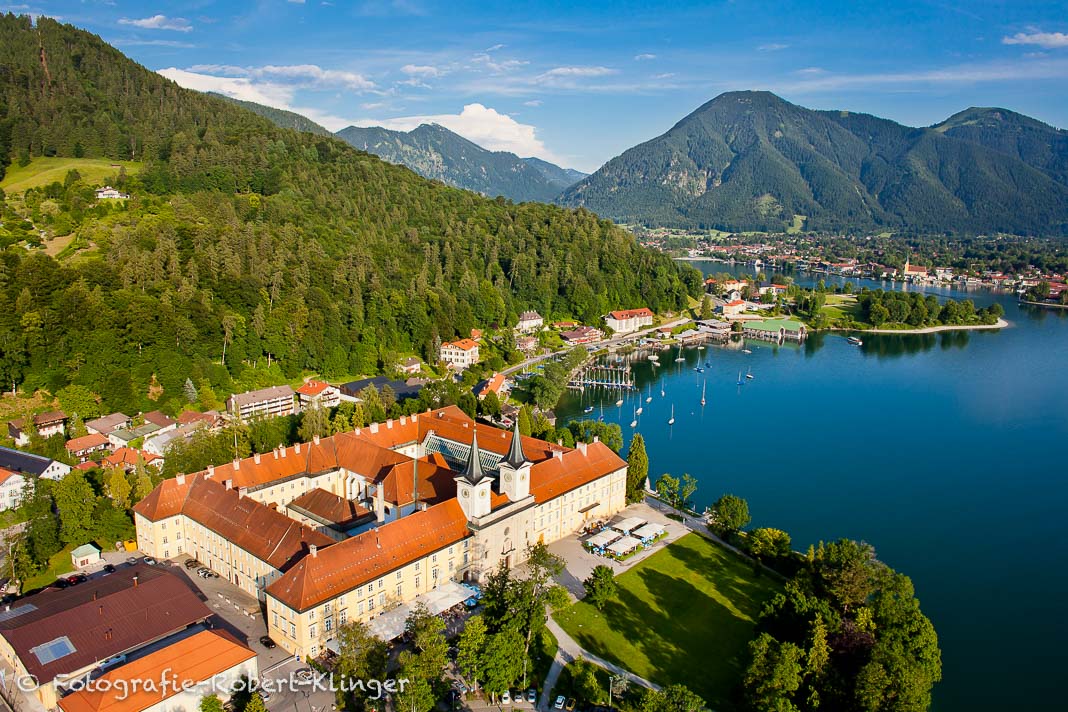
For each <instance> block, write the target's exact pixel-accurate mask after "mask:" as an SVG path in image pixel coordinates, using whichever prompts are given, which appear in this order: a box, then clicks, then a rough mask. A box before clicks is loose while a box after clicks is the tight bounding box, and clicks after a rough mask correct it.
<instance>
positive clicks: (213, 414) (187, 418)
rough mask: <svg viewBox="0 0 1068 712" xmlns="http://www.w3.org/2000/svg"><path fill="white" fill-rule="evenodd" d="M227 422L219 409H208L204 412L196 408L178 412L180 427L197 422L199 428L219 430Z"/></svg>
mask: <svg viewBox="0 0 1068 712" xmlns="http://www.w3.org/2000/svg"><path fill="white" fill-rule="evenodd" d="M225 422H226V420H225V419H224V418H223V416H222V414H221V413H219V411H217V410H206V411H204V412H203V413H199V412H197V411H195V410H184V411H182V412H181V413H179V414H178V427H181V426H183V425H194V424H195V425H196V427H198V428H207V429H208V430H218V429H219V428H221V427H222V426H223V425H224V424H225Z"/></svg>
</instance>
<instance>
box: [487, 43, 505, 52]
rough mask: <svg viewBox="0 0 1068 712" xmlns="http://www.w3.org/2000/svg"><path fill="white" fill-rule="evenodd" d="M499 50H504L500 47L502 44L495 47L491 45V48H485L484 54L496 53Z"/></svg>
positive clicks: (502, 46)
mask: <svg viewBox="0 0 1068 712" xmlns="http://www.w3.org/2000/svg"><path fill="white" fill-rule="evenodd" d="M499 49H504V45H502V44H495V45H493V46H492V47H487V48H486V49H485V51H486V52H496V51H497V50H499Z"/></svg>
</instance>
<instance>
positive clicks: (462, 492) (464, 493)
mask: <svg viewBox="0 0 1068 712" xmlns="http://www.w3.org/2000/svg"><path fill="white" fill-rule="evenodd" d="M470 494H471V493H470V492H469V491H468V490H467V488H466V487H464V488H463V489H462V490H460V496H461V497H467V496H468V495H470Z"/></svg>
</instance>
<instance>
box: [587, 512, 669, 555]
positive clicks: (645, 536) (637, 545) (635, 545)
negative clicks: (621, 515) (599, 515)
mask: <svg viewBox="0 0 1068 712" xmlns="http://www.w3.org/2000/svg"><path fill="white" fill-rule="evenodd" d="M587 531H592V536H590V537H589V538H588V539H586V540H585V541H584V542H582V545H583V546H584V547H585V548H586V550H587V551H590V552H592V553H594V554H597V555H598V556H604V557H607V558H610V559H615V560H616V561H622V560H623V559H626V558H627V557H629V556H631V555H633V554H635V553H637V552H639V551H644V550H646V549H649V548H650V547H652V546H653V544H655V543H656V542H657V541H659V540H661V539H663V538H664V537H665V536H667V531H666V530H665V529H664V527H663V526H662V525H660V524H654V523H652V522H646V521H645V520H644V519H641V518H640V517H627V518H626V519H622V520H620V521H618V522H612V523H609V524H599V525H594V526H592V527H589V528H587Z"/></svg>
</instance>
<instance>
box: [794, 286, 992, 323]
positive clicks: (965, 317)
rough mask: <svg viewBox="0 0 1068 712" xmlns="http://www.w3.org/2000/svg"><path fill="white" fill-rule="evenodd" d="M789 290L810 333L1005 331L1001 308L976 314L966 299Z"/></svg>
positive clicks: (879, 292)
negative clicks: (793, 292) (818, 331)
mask: <svg viewBox="0 0 1068 712" xmlns="http://www.w3.org/2000/svg"><path fill="white" fill-rule="evenodd" d="M847 287H848V285H847ZM793 289H796V290H797V291H796V294H794V295H793V296H794V303H795V305H796V310H797V312H798V316H800V317H801V318H802V319H804V321H805V322H806V324H807V325H808V326H809V328H811V329H813V330H827V331H867V332H869V333H875V334H929V333H934V332H937V331H956V330H963V329H1003V328H1005V327H1007V326H1009V322H1008V321H1006V320H1005V319H1004V318H1003V317H1004V315H1005V310H1004V308H1003V307H1002V306H1001V305H1000V304H997V303H994V304H991V305H990V306H988V307H983V308H981V309H977V308H976V306H975V303H974V302H972V300H970V299H964V300H959V301H958V300H955V299H947V300H946V301H944V302H940V301H939V300H938V297H936V296H934V295H933V294H923V293H920V292H899V291H884V290H882V289H875V290H869V289H864V290H861V291H860V292H858V293H856V294H854V293H852V290H847V291H843V292H841V293H833V292H829V291H825V290H820V289H819V288H818V287H817V288H816V289H813V290H806V289H798V288H796V287H795V288H793Z"/></svg>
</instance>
